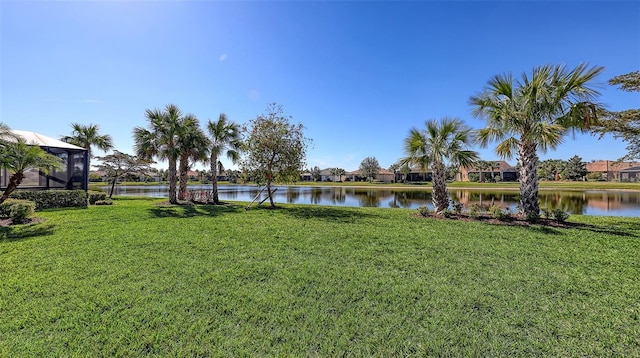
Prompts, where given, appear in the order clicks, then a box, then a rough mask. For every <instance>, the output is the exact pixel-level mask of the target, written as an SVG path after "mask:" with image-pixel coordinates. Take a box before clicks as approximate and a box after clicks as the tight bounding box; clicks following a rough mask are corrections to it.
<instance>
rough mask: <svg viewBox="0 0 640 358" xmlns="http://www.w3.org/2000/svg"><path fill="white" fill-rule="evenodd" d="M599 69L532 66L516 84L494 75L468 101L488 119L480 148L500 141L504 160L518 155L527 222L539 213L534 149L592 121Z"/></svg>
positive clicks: (558, 140)
mask: <svg viewBox="0 0 640 358" xmlns="http://www.w3.org/2000/svg"><path fill="white" fill-rule="evenodd" d="M603 69H604V68H603V67H591V68H588V66H587V65H586V64H581V65H579V66H577V67H576V68H574V69H572V70H567V69H566V68H565V67H564V66H560V65H557V66H551V65H546V66H540V67H536V68H534V69H533V72H532V74H531V77H530V78H529V77H528V76H527V74H526V73H523V74H522V77H521V79H520V80H519V81H518V80H514V78H513V76H512V75H511V74H503V75H497V76H495V77H493V78H492V79H491V80H489V82H488V84H487V86H486V88H485V89H484V90H483V91H482V92H481V93H480V94H478V95H476V96H473V97H471V99H470V103H471V105H472V106H474V109H473V113H474V115H475V116H477V117H481V118H484V119H486V121H487V125H486V127H485V128H484V129H481V130H480V131H479V139H480V144H481V145H482V146H483V147H486V146H487V145H488V144H489V142H494V141H495V142H499V143H498V145H497V146H496V149H495V151H496V153H497V154H498V155H499V156H501V157H502V158H507V159H510V158H512V157H513V155H514V154H516V153H517V157H518V165H519V167H520V206H521V209H522V211H523V213H524V215H526V216H527V217H528V218H530V219H536V218H538V217H539V215H540V204H539V202H538V177H537V175H536V169H537V166H538V150H540V151H542V152H545V151H547V150H548V149H554V148H556V147H557V146H558V145H559V144H560V143H562V140H563V137H564V134H565V133H566V132H567V130H568V129H572V130H574V131H575V130H582V129H586V128H588V127H589V126H591V125H592V124H594V123H595V122H596V120H597V113H598V111H599V110H601V108H600V106H598V105H597V104H595V103H594V100H595V97H596V96H597V95H598V92H597V91H596V90H595V89H594V88H593V87H591V82H592V80H593V79H594V78H595V77H596V76H597V75H598V74H599V73H601V72H602V71H603Z"/></svg>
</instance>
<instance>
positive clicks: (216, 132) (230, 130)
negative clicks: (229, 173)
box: [207, 113, 242, 204]
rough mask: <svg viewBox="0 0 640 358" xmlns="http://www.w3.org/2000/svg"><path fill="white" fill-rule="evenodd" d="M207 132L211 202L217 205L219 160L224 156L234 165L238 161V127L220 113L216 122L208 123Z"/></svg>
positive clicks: (218, 201)
mask: <svg viewBox="0 0 640 358" xmlns="http://www.w3.org/2000/svg"><path fill="white" fill-rule="evenodd" d="M207 130H208V132H209V141H210V143H211V144H210V153H211V157H210V158H209V163H210V164H211V174H212V186H213V188H212V190H213V193H212V200H213V204H219V203H220V199H219V198H218V178H217V174H218V169H217V167H218V164H219V158H220V156H221V155H223V154H226V156H227V158H228V159H229V160H231V161H232V162H233V163H234V164H235V163H236V162H237V161H238V160H239V159H240V149H241V147H242V142H241V140H240V127H239V126H238V125H237V124H236V123H234V122H230V121H229V120H228V119H227V115H226V114H224V113H221V114H220V116H218V120H217V121H213V122H212V121H209V123H208V124H207ZM225 151H226V152H225Z"/></svg>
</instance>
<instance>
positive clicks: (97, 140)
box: [60, 123, 113, 160]
mask: <svg viewBox="0 0 640 358" xmlns="http://www.w3.org/2000/svg"><path fill="white" fill-rule="evenodd" d="M71 128H72V129H73V132H72V133H71V135H70V136H63V137H62V138H60V140H62V141H63V142H67V143H69V144H73V145H77V146H78V147H82V148H84V149H86V150H87V152H88V155H89V160H90V159H91V158H92V154H91V148H92V147H96V148H98V149H100V150H102V151H105V152H106V151H108V150H109V149H111V148H113V140H112V139H111V136H110V135H108V134H100V126H98V125H97V124H89V125H86V126H85V125H82V124H79V123H71Z"/></svg>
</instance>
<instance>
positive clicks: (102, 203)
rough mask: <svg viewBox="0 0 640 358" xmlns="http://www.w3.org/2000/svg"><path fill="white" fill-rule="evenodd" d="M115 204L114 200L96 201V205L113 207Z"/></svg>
mask: <svg viewBox="0 0 640 358" xmlns="http://www.w3.org/2000/svg"><path fill="white" fill-rule="evenodd" d="M111 204H113V200H111V199H105V200H96V202H95V205H111Z"/></svg>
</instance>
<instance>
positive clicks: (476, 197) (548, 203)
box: [103, 185, 640, 216]
mask: <svg viewBox="0 0 640 358" xmlns="http://www.w3.org/2000/svg"><path fill="white" fill-rule="evenodd" d="M277 188H278V191H276V192H275V195H274V196H275V200H276V202H286V203H292V204H314V205H332V206H365V207H383V208H405V209H415V208H418V207H419V206H422V205H427V206H429V207H432V205H431V192H430V191H427V190H416V189H411V190H404V189H374V188H354V187H308V186H300V187H286V186H278V187H277ZM189 189H190V190H211V186H210V185H194V186H189ZM103 190H104V191H108V190H109V188H108V187H104V188H103ZM218 191H219V196H220V200H223V201H224V200H233V201H251V200H253V198H254V197H255V196H256V195H257V194H258V192H259V188H258V187H257V186H254V185H220V186H219V187H218ZM167 192H168V187H167V186H166V185H156V186H117V187H116V191H115V193H114V194H115V195H130V196H131V195H138V196H151V197H159V198H161V197H168V194H167ZM449 193H450V195H451V197H452V199H453V200H454V201H458V202H460V203H462V204H463V205H464V206H465V207H468V206H470V205H471V204H474V203H478V204H483V205H489V206H490V205H500V206H502V207H508V208H511V210H512V211H516V210H517V208H516V207H517V204H518V195H519V194H518V192H517V191H498V190H493V191H486V190H467V189H455V188H454V189H450V190H449ZM539 195H540V207H542V208H549V209H562V210H565V211H567V212H569V213H572V214H584V215H616V216H640V192H637V191H636V192H630V191H592V190H586V191H541V192H540V194H539ZM265 197H266V196H265V195H264V194H262V197H261V198H265Z"/></svg>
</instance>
